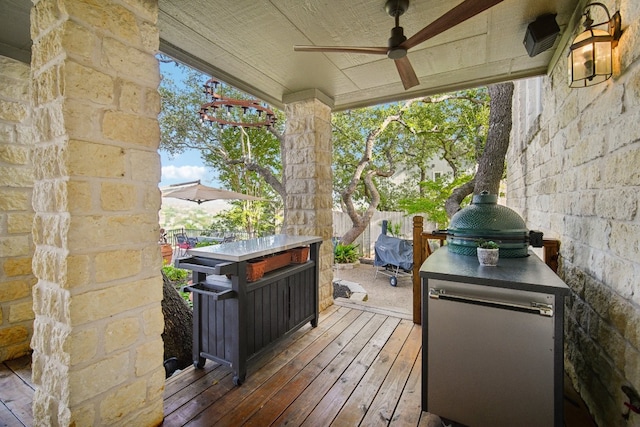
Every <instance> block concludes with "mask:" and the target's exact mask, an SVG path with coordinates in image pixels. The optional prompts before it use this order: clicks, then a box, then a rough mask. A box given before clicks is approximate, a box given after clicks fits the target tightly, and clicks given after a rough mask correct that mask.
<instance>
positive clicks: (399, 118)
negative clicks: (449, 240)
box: [332, 88, 489, 222]
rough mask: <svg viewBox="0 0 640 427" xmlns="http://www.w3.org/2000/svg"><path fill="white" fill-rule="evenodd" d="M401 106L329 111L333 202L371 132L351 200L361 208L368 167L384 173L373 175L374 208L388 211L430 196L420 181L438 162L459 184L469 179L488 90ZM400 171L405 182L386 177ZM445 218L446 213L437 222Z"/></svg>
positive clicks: (480, 142)
mask: <svg viewBox="0 0 640 427" xmlns="http://www.w3.org/2000/svg"><path fill="white" fill-rule="evenodd" d="M405 106H406V103H405V102H398V103H393V104H385V105H381V106H376V107H371V108H362V109H357V110H349V111H344V112H338V113H334V114H333V115H332V126H333V135H332V136H333V142H334V155H333V174H334V200H335V202H336V203H337V204H339V203H340V199H339V196H340V193H341V192H342V191H343V190H344V189H345V188H347V186H348V184H349V183H350V180H351V179H352V177H353V171H354V170H355V169H356V168H357V167H358V166H359V162H360V160H361V159H362V156H363V154H364V148H365V144H366V141H367V138H370V137H372V136H375V145H374V147H373V150H372V152H371V156H370V157H367V160H368V163H367V164H366V166H365V172H364V173H363V174H362V178H361V180H360V182H359V183H358V185H357V188H356V190H355V192H354V194H353V200H354V202H356V204H357V205H358V206H360V207H363V206H365V205H366V204H367V203H368V201H369V199H370V194H368V192H367V189H366V188H365V186H364V178H365V176H366V175H367V173H371V172H372V171H380V172H382V174H377V176H374V183H375V184H376V188H377V189H378V191H379V192H380V203H379V204H378V209H379V210H391V211H395V210H398V207H399V206H401V205H399V202H400V201H401V200H403V199H405V200H409V199H416V198H431V197H432V196H433V194H425V193H426V192H425V187H424V186H423V185H425V183H426V182H428V181H431V179H430V177H431V175H432V172H433V171H434V167H435V163H436V162H440V163H442V161H444V162H445V163H446V165H447V166H448V169H449V170H450V178H449V182H451V180H454V181H455V182H456V183H463V182H466V180H468V179H470V178H471V175H468V174H466V172H467V171H472V170H473V169H474V166H475V164H476V161H477V159H478V157H479V155H480V153H482V150H483V149H484V142H485V140H486V135H487V132H488V123H489V96H488V93H487V90H486V88H478V89H471V90H465V91H460V92H455V93H450V94H445V95H442V96H438V97H429V98H424V99H419V100H416V101H415V102H413V103H411V104H410V105H409V106H408V107H405ZM389 118H392V120H391V122H390V123H389V125H388V126H387V127H386V128H384V130H382V131H381V132H380V133H376V132H377V131H378V130H379V128H380V127H381V125H382V123H383V122H384V121H385V120H388V119H389ZM398 172H403V173H404V175H405V177H406V178H405V179H404V181H403V182H400V183H393V182H392V181H391V180H390V179H387V178H386V175H384V173H389V175H388V176H389V177H391V176H395V174H397V173H398ZM443 183H444V182H443ZM442 185H443V184H440V187H441V186H442ZM451 189H453V187H452V188H451ZM438 192H440V191H438ZM444 192H445V193H446V192H448V194H447V197H448V196H449V195H450V194H451V192H450V190H448V189H444ZM442 200H446V197H445V198H444V199H442ZM442 212H444V209H443V208H442ZM434 214H435V212H434ZM436 216H437V215H436ZM446 221H447V219H446V214H445V215H444V217H443V218H441V219H440V220H439V222H446Z"/></svg>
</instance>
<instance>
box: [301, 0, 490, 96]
mask: <svg viewBox="0 0 640 427" xmlns="http://www.w3.org/2000/svg"><path fill="white" fill-rule="evenodd" d="M501 1H502V0H464V1H463V2H462V3H460V4H459V5H457V6H456V7H454V8H453V9H451V10H449V11H448V12H447V13H445V14H444V15H442V16H441V17H439V18H438V19H436V20H435V21H433V22H431V23H430V24H429V25H427V26H426V27H424V28H423V29H421V30H420V31H418V32H417V33H415V34H414V35H413V36H411V37H410V38H408V39H407V38H406V37H405V35H404V29H403V28H402V27H401V26H400V15H402V14H403V13H405V12H406V11H407V9H408V8H409V0H387V2H386V3H385V5H384V8H385V10H386V11H387V13H388V14H389V15H391V16H392V17H394V18H395V21H396V25H395V27H394V28H392V29H391V37H389V42H388V45H387V46H383V47H376V46H372V47H364V46H299V45H296V46H294V47H293V50H295V51H298V52H349V53H370V54H374V55H387V57H388V58H390V59H393V60H394V62H395V63H396V68H397V69H398V74H400V79H401V80H402V85H403V86H404V88H405V90H407V89H410V88H412V87H414V86H417V85H419V84H420V81H418V77H417V76H416V72H415V71H414V70H413V67H412V66H411V62H409V58H407V51H408V50H409V49H411V48H413V47H415V46H417V45H419V44H420V43H422V42H424V41H427V40H429V39H430V38H432V37H434V36H437V35H438V34H440V33H442V32H444V31H446V30H448V29H449V28H452V27H455V26H456V25H458V24H460V23H461V22H464V21H466V20H467V19H469V18H472V17H474V16H476V15H477V14H479V13H481V12H483V11H485V10H487V9H489V8H491V7H492V6H495V5H496V4H498V3H500V2H501Z"/></svg>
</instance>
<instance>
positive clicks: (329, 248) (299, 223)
mask: <svg viewBox="0 0 640 427" xmlns="http://www.w3.org/2000/svg"><path fill="white" fill-rule="evenodd" d="M285 113H286V116H287V123H286V134H285V135H286V137H285V150H284V153H283V155H284V156H286V158H285V159H284V162H283V163H284V165H285V170H284V172H283V175H284V182H285V186H286V190H287V198H286V200H285V206H286V209H287V210H288V212H287V220H286V221H287V223H286V224H285V225H284V227H283V233H288V234H293V235H307V236H320V237H322V239H323V243H322V245H320V283H319V286H320V311H322V310H324V309H325V308H327V307H328V306H330V305H331V304H333V285H332V280H333V271H332V270H331V265H332V263H333V245H332V243H331V236H332V233H333V225H332V221H333V217H332V212H331V208H332V203H333V202H332V198H331V191H332V188H333V180H332V177H331V160H332V151H333V146H332V143H331V108H330V107H329V106H328V105H326V104H324V103H323V102H321V101H320V100H318V99H307V100H303V101H296V102H291V103H288V104H287V105H286V107H285Z"/></svg>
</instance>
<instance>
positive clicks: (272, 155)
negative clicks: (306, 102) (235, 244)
mask: <svg viewBox="0 0 640 427" xmlns="http://www.w3.org/2000/svg"><path fill="white" fill-rule="evenodd" d="M166 61H167V59H166V58H165V59H163V62H161V73H162V81H161V84H160V88H159V92H160V96H161V101H162V108H161V113H160V115H159V122H160V130H161V142H160V149H162V150H164V151H167V152H168V153H169V154H172V155H177V154H180V153H182V152H183V151H184V150H187V149H195V150H199V151H200V152H201V154H202V159H203V161H204V162H205V164H206V165H207V166H209V167H211V168H212V169H213V170H214V171H216V173H217V175H216V176H215V177H214V178H215V179H216V180H217V181H219V182H220V183H221V184H222V185H221V186H222V187H224V188H227V189H230V190H233V191H237V192H241V193H245V194H251V195H256V196H258V197H262V198H264V199H265V200H269V201H270V202H269V203H268V204H269V205H270V206H272V209H278V208H281V206H282V201H281V200H280V198H279V196H278V193H277V192H275V191H274V190H273V188H272V187H271V186H270V185H269V184H267V183H266V181H265V179H264V178H263V177H262V176H261V175H260V174H258V173H257V172H256V171H255V170H254V169H252V168H253V166H251V165H259V167H260V168H262V169H263V170H266V171H268V172H269V173H271V174H272V176H274V177H275V178H279V177H280V176H281V174H282V162H281V156H280V141H279V140H278V138H276V137H275V136H274V135H273V134H272V133H271V132H269V131H268V130H266V129H265V128H247V129H244V128H235V127H230V126H226V127H224V128H220V127H219V126H217V125H213V126H209V125H203V124H202V123H200V118H199V115H198V114H197V113H198V111H199V110H200V106H201V105H202V104H203V103H205V102H208V101H209V100H207V99H206V97H205V95H204V93H203V91H202V85H203V84H204V83H205V82H206V81H207V80H208V79H209V77H208V76H206V75H204V74H202V73H200V72H198V71H196V70H193V69H191V68H189V67H186V66H184V65H180V64H178V65H175V64H173V63H171V64H167V63H165V62H166ZM169 62H170V61H169ZM174 68H177V69H179V70H180V71H181V72H182V73H181V74H180V75H181V76H184V79H181V80H177V79H176V77H175V76H178V74H175V75H174V74H172V70H173V69H174ZM216 92H217V93H219V94H220V95H222V96H224V97H228V98H233V99H252V100H253V99H254V98H253V97H251V96H249V95H247V94H246V93H244V92H241V91H239V90H237V89H235V88H233V87H231V86H227V85H224V84H222V85H220V86H218V87H217V89H216ZM239 111H241V110H240V109H232V111H231V113H230V114H239ZM274 112H275V114H276V117H277V119H278V120H277V122H276V127H278V128H279V129H280V130H281V129H282V128H283V126H284V114H283V113H282V112H281V111H277V110H274ZM229 119H237V120H239V119H240V117H229ZM237 203H238V204H234V206H240V208H241V209H244V210H247V214H245V215H243V216H236V217H235V218H234V225H235V226H237V227H239V228H241V229H242V230H243V231H246V232H248V233H252V232H253V230H254V229H256V228H257V227H258V224H260V223H263V222H267V223H269V220H270V219H272V218H273V216H269V214H270V213H269V209H265V208H262V207H260V206H259V204H260V203H263V204H267V202H246V201H243V202H237ZM210 223H211V218H210V216H208V218H207V219H206V225H209V224H210ZM206 225H205V224H202V223H201V222H200V221H199V224H180V226H184V227H187V226H188V227H189V228H200V229H202V228H206ZM169 228H174V227H172V226H171V225H170V226H169Z"/></svg>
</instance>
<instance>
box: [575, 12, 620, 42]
mask: <svg viewBox="0 0 640 427" xmlns="http://www.w3.org/2000/svg"><path fill="white" fill-rule="evenodd" d="M591 6H599V7H601V8H602V9H604V12H605V13H606V14H607V20H606V21H602V22H600V23H598V24H594V23H593V19H592V18H591V9H590V8H591ZM583 16H584V24H583V25H584V28H585V30H589V29H591V28H594V27H599V26H601V25H607V26H608V32H609V34H611V37H612V38H613V41H612V47H616V46H617V45H618V40H620V37H621V36H622V18H621V17H620V12H619V11H618V12H616V13H614V14H613V16H611V14H610V13H609V9H607V6H605V5H604V4H603V3H600V2H592V3H589V4H587V5H586V6H585V7H584V13H583Z"/></svg>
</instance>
